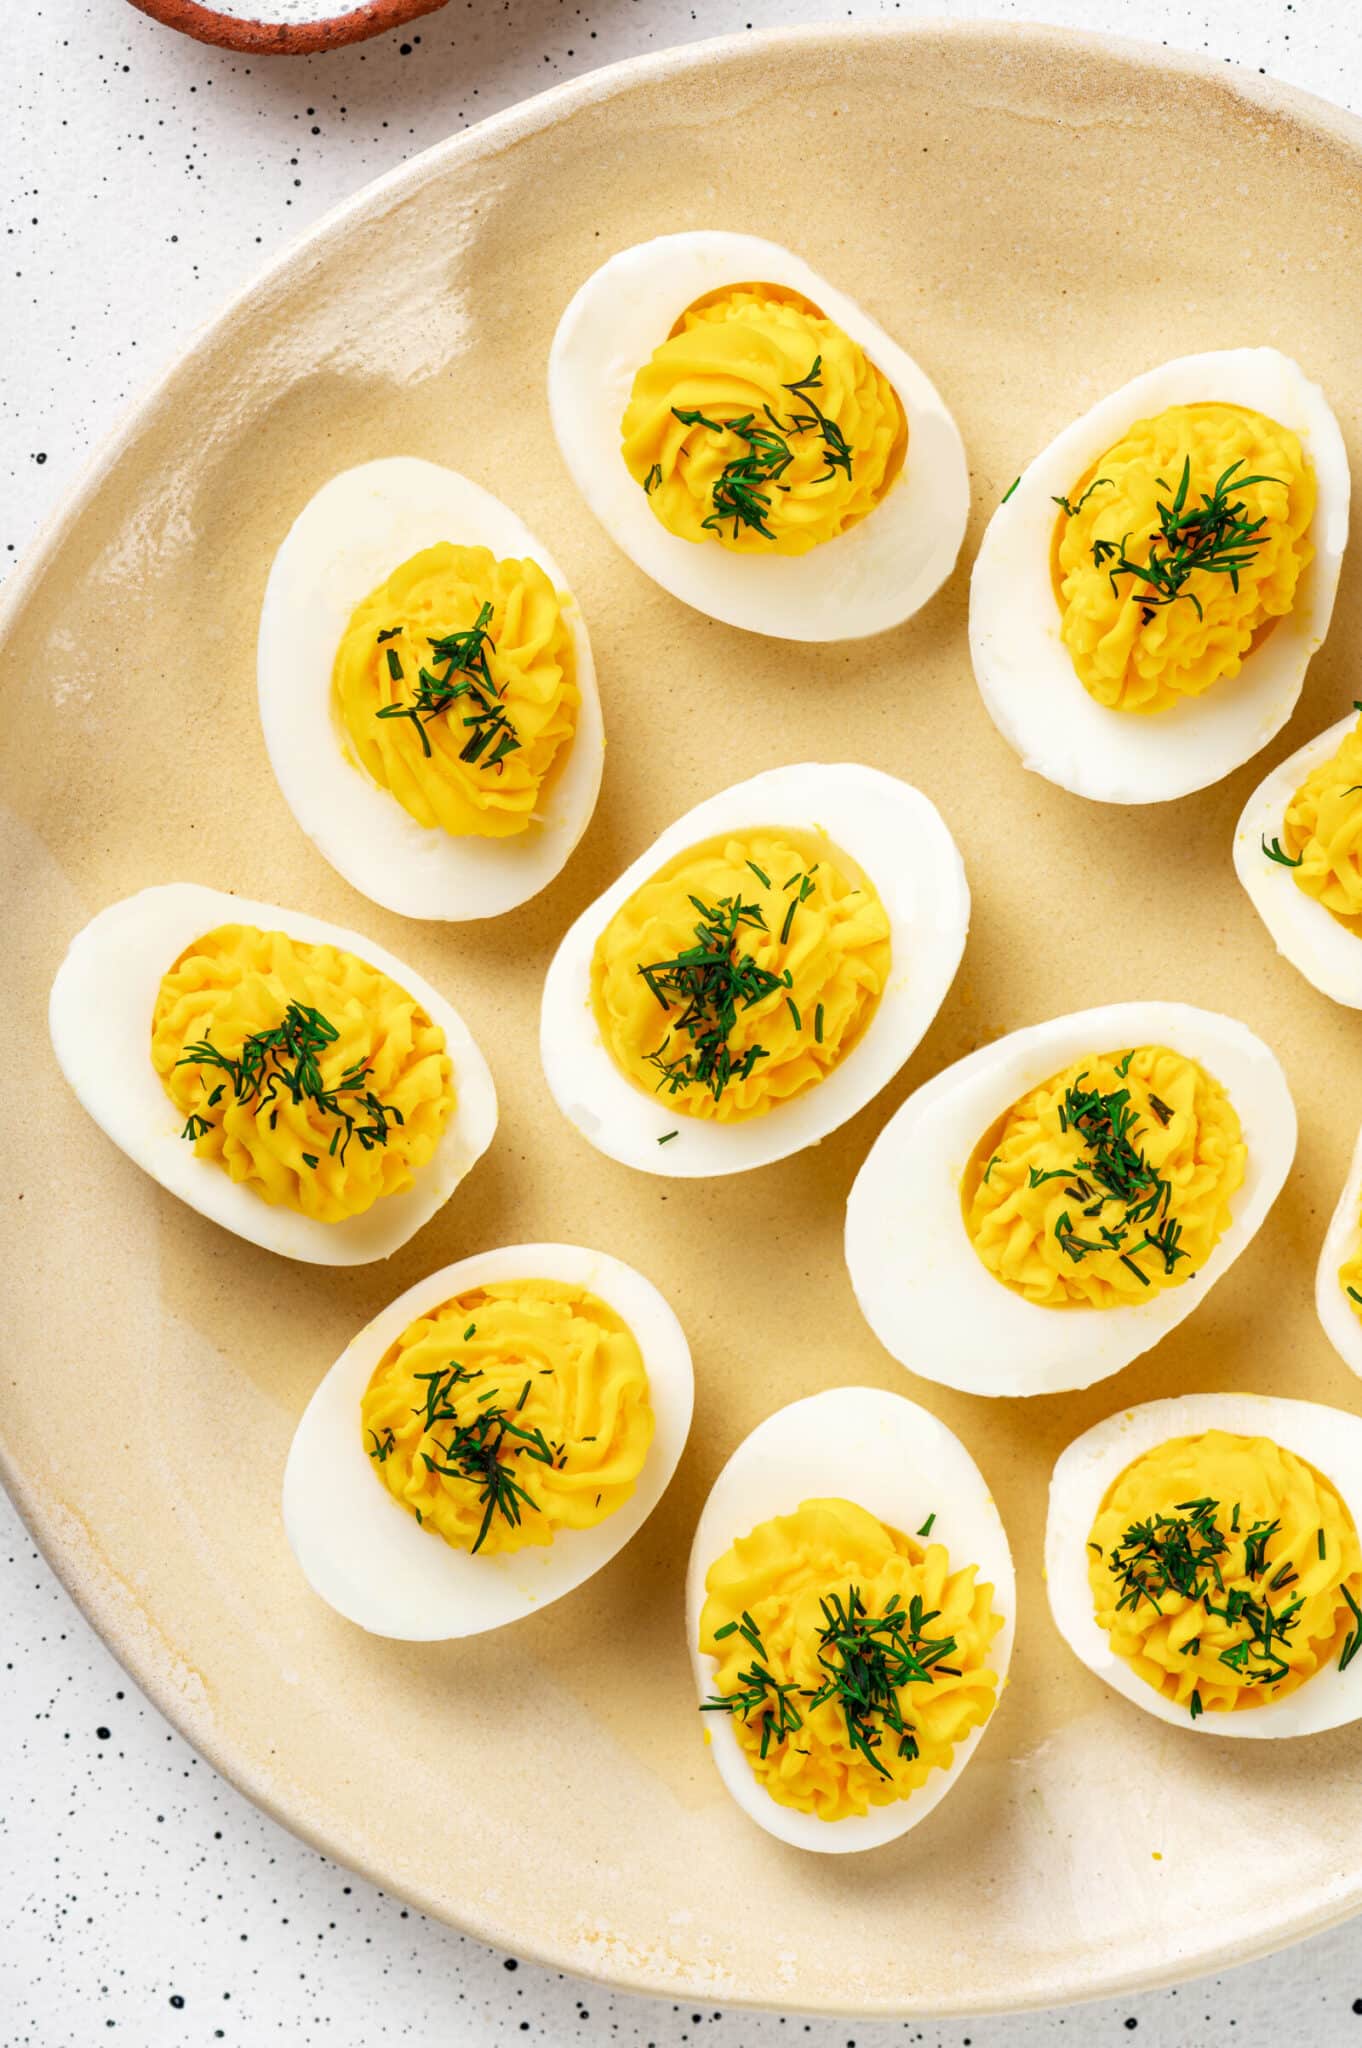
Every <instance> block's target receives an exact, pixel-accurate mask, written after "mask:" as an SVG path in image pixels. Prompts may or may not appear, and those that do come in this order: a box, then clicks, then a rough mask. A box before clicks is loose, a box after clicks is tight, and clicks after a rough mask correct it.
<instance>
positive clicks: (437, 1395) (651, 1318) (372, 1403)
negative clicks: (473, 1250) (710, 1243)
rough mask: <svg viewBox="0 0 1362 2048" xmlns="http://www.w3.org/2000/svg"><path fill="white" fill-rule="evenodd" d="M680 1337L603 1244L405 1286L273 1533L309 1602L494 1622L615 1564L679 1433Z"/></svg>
mask: <svg viewBox="0 0 1362 2048" xmlns="http://www.w3.org/2000/svg"><path fill="white" fill-rule="evenodd" d="M693 1398H694V1384H693V1379H692V1374H691V1361H690V1350H689V1347H688V1345H687V1343H686V1339H685V1334H684V1332H683V1331H682V1328H681V1325H680V1324H679V1323H678V1322H677V1320H676V1317H675V1316H674V1315H673V1313H672V1311H671V1309H670V1308H669V1307H668V1305H667V1303H666V1302H665V1301H664V1300H663V1298H662V1296H661V1295H660V1294H659V1293H658V1291H657V1289H656V1288H655V1287H654V1286H652V1284H651V1283H650V1282H649V1281H647V1280H645V1279H644V1278H643V1276H642V1274H640V1273H636V1272H635V1271H634V1270H633V1269H632V1267H629V1266H626V1265H623V1264H621V1262H620V1261H619V1260H618V1259H612V1258H610V1257H608V1256H607V1255H606V1254H605V1253H604V1252H593V1251H586V1250H583V1249H582V1248H581V1247H580V1246H578V1245H566V1244H526V1245H511V1246H508V1247H506V1248H504V1249H502V1250H499V1251H490V1252H481V1253H478V1254H477V1255H476V1256H475V1257H473V1258H468V1259H461V1260H460V1261H459V1262H458V1264H457V1265H453V1266H446V1267H445V1268H444V1269H443V1270H442V1271H441V1272H438V1273H432V1274H431V1275H430V1277H429V1278H428V1279H425V1280H421V1281H419V1282H418V1283H417V1285H416V1286H415V1287H410V1288H408V1289H407V1292H406V1293H405V1294H403V1295H401V1296H400V1297H399V1298H398V1300H396V1301H394V1302H392V1303H391V1304H390V1305H389V1306H388V1307H387V1308H385V1309H384V1310H383V1311H382V1313H381V1314H379V1315H377V1316H376V1317H375V1318H374V1320H373V1321H372V1322H371V1323H369V1324H368V1325H367V1326H366V1327H365V1328H364V1329H363V1330H361V1331H360V1333H359V1335H358V1336H357V1337H356V1338H355V1339H354V1341H353V1342H352V1343H350V1344H349V1345H347V1347H346V1349H345V1350H344V1351H343V1352H342V1353H341V1355H340V1357H339V1358H338V1359H337V1361H336V1363H335V1364H334V1365H333V1366H332V1368H331V1370H330V1371H329V1372H328V1373H327V1375H326V1377H325V1379H324V1380H323V1381H322V1383H321V1385H320V1386H319V1387H318V1388H317V1391H316V1393H315V1394H314V1395H313V1397H312V1399H311V1401H310V1402H309V1403H308V1406H307V1409H306V1410H305V1412H304V1414H303V1418H302V1420H301V1422H300V1423H299V1424H298V1429H297V1432H296V1434H295V1436H294V1439H293V1445H292V1448H291V1450H290V1452H289V1457H288V1464H287V1467H286V1469H285V1473H284V1527H285V1530H286V1532H287V1535H288V1539H289V1542H290V1543H291V1544H292V1546H293V1551H294V1555H295V1556H296V1558H297V1560H298V1562H299V1564H300V1565H301V1567H302V1569H303V1572H304V1574H305V1575H306V1577H307V1579H308V1581H309V1583H310V1584H311V1586H312V1587H313V1590H314V1591H315V1592H317V1593H319V1594H320V1595H321V1597H322V1598H323V1599H324V1600H326V1601H329V1602H330V1604H331V1606H332V1607H334V1608H335V1609H336V1610H337V1612H338V1613H340V1614H343V1615H344V1616H345V1617H346V1619H347V1620H349V1621H353V1622H355V1623H357V1624H358V1626H359V1627H360V1628H365V1629H369V1630H370V1631H371V1632H372V1633H373V1634H375V1635H382V1636H395V1637H400V1638H402V1639H404V1640H406V1641H409V1642H434V1641H437V1640H442V1639H444V1638H447V1637H452V1636H469V1635H477V1634H480V1633H481V1632H482V1631H483V1630H484V1629H490V1628H500V1627H501V1626H502V1625H503V1623H505V1622H508V1621H517V1620H519V1619H520V1618H521V1617H522V1616H524V1615H527V1614H532V1613H534V1612H536V1611H537V1610H538V1609H540V1608H542V1607H546V1606H547V1605H548V1604H549V1602H550V1601H552V1600H558V1599H560V1598H561V1597H562V1595H563V1594H564V1593H570V1592H571V1591H572V1590H573V1588H574V1587H576V1586H580V1585H581V1584H582V1582H583V1581H584V1580H585V1579H589V1578H590V1577H591V1575H592V1574H593V1572H597V1571H599V1570H600V1568H601V1566H602V1565H604V1564H608V1563H609V1561H610V1559H611V1558H612V1557H614V1556H615V1554H616V1552H617V1551H619V1550H621V1549H623V1547H624V1545H625V1544H626V1543H627V1542H628V1541H629V1538H630V1537H631V1536H632V1535H634V1533H635V1532H636V1531H637V1530H638V1529H640V1528H641V1527H642V1525H643V1523H644V1522H645V1521H646V1520H647V1518H648V1516H649V1515H650V1514H651V1513H652V1511H653V1509H654V1508H655V1507H656V1506H657V1503H658V1501H659V1500H660V1499H661V1498H662V1495H663V1494H664V1493H665V1491H666V1489H667V1486H668V1484H669V1482H670V1480H671V1476H672V1473H673V1472H674V1471H675V1469H676V1464H677V1460H678V1459H679V1457H680V1456H681V1452H682V1449H683V1448H684V1445H685V1441H686V1435H687V1432H688V1430H689V1429H690V1417H691V1406H692V1402H693Z"/></svg>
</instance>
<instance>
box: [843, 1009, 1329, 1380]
mask: <svg viewBox="0 0 1362 2048" xmlns="http://www.w3.org/2000/svg"><path fill="white" fill-rule="evenodd" d="M1295 1149H1296V1112H1295V1108H1294V1105H1293V1103H1292V1100H1291V1095H1290V1092H1289V1090H1288V1088H1287V1085H1286V1079H1285V1076H1284V1075H1283V1073H1282V1070H1281V1068H1280V1066H1279V1065H1278V1063H1277V1061H1276V1059H1275V1058H1274V1056H1273V1054H1272V1053H1271V1052H1270V1051H1269V1050H1268V1048H1267V1047H1266V1046H1265V1045H1264V1044H1263V1043H1262V1041H1261V1039H1258V1038H1255V1037H1254V1035H1253V1033H1252V1032H1251V1031H1249V1030H1248V1029H1247V1028H1246V1027H1245V1026H1244V1025H1243V1024H1239V1023H1236V1022H1235V1021H1234V1020H1233V1019H1232V1018H1229V1017H1221V1016H1217V1015H1215V1014H1214V1013H1213V1012H1211V1011H1209V1010H1197V1009H1192V1008H1190V1007H1189V1006H1188V1005H1186V1004H1183V1003H1113V1004H1110V1005H1108V1006H1106V1007H1104V1008H1101V1009H1094V1010H1080V1011H1077V1012H1075V1013H1074V1014H1073V1015H1072V1016H1067V1017H1056V1018H1053V1019H1051V1020H1050V1021H1049V1022H1047V1023H1044V1024H1033V1025H1031V1026H1029V1027H1028V1028H1027V1029H1025V1030H1022V1031H1014V1032H1011V1033H1010V1034H1009V1035H1008V1036H1007V1037H1006V1038H1000V1039H997V1040H995V1042H994V1043H993V1044H991V1045H985V1046H981V1047H980V1049H979V1050H978V1051H977V1052H973V1053H970V1054H969V1055H968V1056H967V1057H966V1058H965V1059H962V1060H957V1062H956V1063H955V1065H954V1066H952V1067H947V1068H946V1069H945V1070H944V1072H942V1073H940V1074H937V1075H936V1076H934V1078H933V1079H932V1080H930V1081H928V1082H927V1084H926V1085H925V1087H922V1088H919V1089H918V1090H917V1091H916V1093H915V1094H913V1095H910V1096H909V1098H908V1100H907V1101H906V1102H905V1103H904V1105H903V1107H902V1108H901V1109H900V1110H899V1111H898V1113H897V1114H896V1115H895V1116H893V1117H892V1118H891V1119H890V1121H889V1122H888V1123H887V1124H886V1125H885V1127H884V1129H883V1131H881V1133H880V1135H879V1137H878V1138H877V1139H876V1141H875V1143H874V1145H873V1146H872V1147H871V1150H870V1152H869V1154H868V1156H867V1158H866V1161H865V1164H864V1165H863V1166H862V1168H861V1170H860V1172H859V1173H858V1174H857V1176H856V1180H855V1182H854V1184H853V1186H852V1190H851V1196H850V1199H849V1201H848V1203H847V1222H846V1256H847V1265H848V1267H849V1269H850V1273H851V1281H852V1286H853V1287H854V1288H855V1291H856V1298H857V1300H858V1301H859V1303H860V1305H861V1310H862V1312H863V1314H864V1315H865V1318H866V1320H867V1322H868V1323H869V1324H870V1326H871V1328H872V1329H873V1330H874V1332H875V1334H876V1336H877V1337H878V1338H879V1340H880V1342H881V1343H882V1344H883V1345H884V1346H885V1348H886V1350H888V1351H891V1352H892V1353H893V1355H894V1357H895V1358H897V1359H898V1360H899V1362H900V1364H902V1365H906V1366H907V1367H908V1368H909V1370H910V1371H911V1372H915V1373H918V1374H919V1375H920V1376H921V1377H922V1378H923V1379H929V1380H939V1381H940V1382H941V1383H942V1384H943V1385H945V1386H948V1387H958V1388H960V1389H961V1390H962V1391H963V1392H966V1393H974V1394H1051V1393H1059V1392H1061V1391H1063V1390H1065V1389H1067V1388H1072V1387H1086V1386H1089V1385H1091V1383H1092V1382H1093V1381H1094V1380H1099V1379H1103V1378H1105V1377H1106V1376H1107V1374H1109V1373H1113V1372H1118V1371H1119V1370H1120V1369H1121V1367H1122V1366H1125V1365H1129V1363H1130V1361H1131V1360H1132V1359H1133V1358H1138V1357H1139V1355H1140V1353H1141V1352H1142V1351H1147V1350H1148V1349H1149V1348H1150V1346H1151V1345H1152V1344H1156V1343H1157V1342H1158V1340H1159V1339H1160V1338H1161V1337H1163V1336H1166V1335H1167V1333H1168V1331H1169V1330H1171V1329H1173V1328H1175V1327H1176V1325H1177V1324H1178V1323H1180V1322H1181V1321H1182V1320H1183V1318H1184V1317H1185V1316H1188V1315H1190V1314H1191V1312H1192V1310H1193V1309H1194V1308H1195V1307H1196V1305H1197V1303H1198V1302H1199V1301H1200V1300H1201V1299H1202V1298H1203V1296H1204V1295H1205V1294H1206V1293H1207V1292H1208V1290H1209V1289H1210V1288H1211V1287H1213V1286H1214V1285H1215V1282H1216V1281H1217V1280H1218V1279H1219V1278H1220V1276H1221V1274H1222V1273H1224V1272H1225V1271H1226V1270H1227V1268H1228V1267H1229V1266H1230V1265H1232V1264H1233V1262H1234V1260H1235V1259H1236V1258H1237V1257H1238V1256H1239V1254H1240V1252H1241V1251H1242V1250H1243V1249H1244V1247H1245V1245H1246V1244H1248V1242H1249V1240H1250V1239H1251V1238H1252V1237H1253V1235H1254V1233H1255V1231H1256V1230H1257V1229H1258V1227H1259V1225H1260V1224H1261V1223H1262V1221H1263V1219H1264V1217H1265V1216H1266V1215H1267V1212H1268V1210H1269V1209H1270V1208H1271V1206H1272V1204H1273V1202H1274V1201H1275V1200H1276V1197H1277V1194H1278V1192H1279V1190H1280V1188H1281V1185H1282V1182H1283V1181H1284V1180H1285V1178H1286V1174H1287V1170H1288V1168H1289V1167H1290V1165H1291V1160H1292V1157H1293V1155H1294V1153H1295Z"/></svg>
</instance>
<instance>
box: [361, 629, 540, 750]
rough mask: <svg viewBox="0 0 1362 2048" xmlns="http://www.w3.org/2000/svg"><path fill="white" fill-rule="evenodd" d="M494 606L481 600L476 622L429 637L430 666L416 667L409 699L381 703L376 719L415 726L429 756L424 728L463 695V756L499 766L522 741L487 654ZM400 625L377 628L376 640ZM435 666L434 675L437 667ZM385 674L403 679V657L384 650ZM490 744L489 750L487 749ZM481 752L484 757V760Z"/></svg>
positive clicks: (493, 645) (490, 649)
mask: <svg viewBox="0 0 1362 2048" xmlns="http://www.w3.org/2000/svg"><path fill="white" fill-rule="evenodd" d="M491 619H492V607H491V605H490V604H484V605H483V606H482V607H481V609H480V610H479V612H478V616H477V619H476V621H475V623H474V624H473V625H471V626H469V627H467V628H465V630H464V631H462V632H459V633H445V634H442V635H441V636H440V637H439V638H438V639H432V640H431V641H430V643H429V644H430V649H431V656H430V666H429V667H426V666H425V665H424V664H422V666H421V667H420V668H419V669H418V671H417V676H416V687H415V689H414V690H413V691H412V694H411V701H410V702H409V703H402V702H400V701H399V702H397V703H394V704H384V705H383V706H382V707H381V709H380V710H378V711H376V712H375V713H374V717H375V718H407V719H410V720H411V723H412V725H413V726H414V727H415V729H416V736H417V738H418V739H419V740H420V742H421V750H422V752H423V753H424V754H425V757H426V759H427V760H429V759H430V755H431V745H430V740H429V737H428V736H427V733H426V727H427V726H428V725H429V724H430V722H431V720H432V719H433V718H439V717H441V716H442V715H443V714H444V713H445V712H446V711H450V710H452V709H453V707H454V706H455V705H456V704H458V703H460V702H461V701H464V700H466V702H465V709H466V713H467V715H466V716H465V717H464V719H463V726H464V730H465V731H466V732H467V734H468V738H467V739H466V740H465V741H464V744H463V746H462V747H461V748H460V750H459V759H460V760H461V761H476V762H480V763H481V765H482V766H483V767H484V768H499V767H500V766H501V764H502V762H503V761H504V760H505V759H506V756H507V755H508V754H513V753H515V752H516V750H517V749H518V747H519V746H520V736H519V734H518V733H517V731H516V728H515V725H514V722H513V721H512V719H511V717H510V716H509V714H508V712H507V710H506V707H505V705H504V704H503V703H502V701H501V699H502V692H501V690H500V689H499V688H498V686H497V682H496V678H495V677H494V676H493V674H492V665H491V661H490V658H489V657H490V655H491V654H493V653H495V651H496V642H495V641H494V640H493V638H492V635H491V633H490V632H489V630H488V628H489V626H490V624H491ZM398 630H400V629H399V628H391V629H390V630H389V631H388V632H387V633H380V634H379V636H378V638H379V640H380V642H382V641H384V640H386V639H390V638H391V637H392V633H393V632H395V631H398ZM437 670H438V671H439V673H438V674H437V673H436V671H437ZM388 673H389V675H390V676H391V677H392V679H393V681H394V682H399V681H401V680H402V679H403V671H402V662H401V657H400V656H399V655H398V653H397V651H396V649H395V648H392V647H389V649H388ZM489 747H490V748H491V752H490V753H489V752H488V749H489ZM484 756H486V758H485V759H484Z"/></svg>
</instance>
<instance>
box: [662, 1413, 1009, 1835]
mask: <svg viewBox="0 0 1362 2048" xmlns="http://www.w3.org/2000/svg"><path fill="white" fill-rule="evenodd" d="M1015 1612H1016V1592H1015V1587H1014V1584H1013V1575H1012V1556H1011V1552H1010V1550H1009V1549H1008V1543H1007V1535H1006V1532H1005V1531H1004V1529H1003V1525H1002V1522H1001V1520H1000V1518H999V1515H998V1510H997V1509H996V1508H995V1507H994V1505H993V1502H992V1500H991V1498H990V1496H989V1491H988V1487H987V1486H986V1484H985V1483H984V1478H983V1475H982V1473H981V1472H980V1470H979V1468H978V1466H977V1465H976V1464H975V1462H974V1460H973V1459H972V1458H971V1457H970V1455H969V1452H968V1451H967V1450H966V1449H965V1447H964V1445H963V1444H962V1443H961V1442H960V1440H959V1439H958V1437H955V1436H952V1434H951V1432H950V1430H948V1429H947V1428H946V1427H945V1425H944V1424H943V1423H940V1422H938V1421H937V1419H936V1417H935V1416H934V1415H930V1414H928V1412H927V1410H926V1409H925V1408H919V1407H917V1406H916V1405H915V1404H914V1403H913V1402H911V1401H905V1400H903V1399H902V1397H901V1396H900V1395H898V1394H885V1393H881V1392H879V1391H878V1390H876V1389H873V1388H870V1387H834V1388H832V1389H830V1390H829V1391H828V1392H826V1393H822V1394H814V1395H812V1396H811V1397H810V1398H809V1399H808V1400H804V1401H796V1402H794V1403H793V1404H792V1405H791V1406H790V1407H788V1408H782V1409H780V1410H779V1411H778V1412H777V1413H776V1414H774V1415H771V1416H768V1417H767V1419H766V1421H765V1422H763V1423H760V1424H759V1425H758V1427H757V1428H756V1429H754V1430H753V1432H752V1434H751V1435H750V1436H749V1437H748V1438H747V1439H746V1440H745V1441H744V1442H743V1443H741V1444H739V1446H738V1448H737V1450H736V1451H734V1453H733V1455H732V1457H731V1458H730V1459H729V1461H728V1463H727V1464H726V1465H725V1466H724V1469H723V1471H722V1472H721V1473H720V1474H719V1476H718V1478H717V1479H716V1480H715V1482H714V1485H713V1488H712V1489H711V1492H710V1496H709V1499H708V1501H707V1502H706V1503H705V1509H704V1512H703V1514H702V1515H701V1517H700V1522H699V1526H698V1527H697V1529H696V1532H695V1541H694V1544H693V1545H692V1548H691V1554H690V1567H689V1571H688V1574H687V1579H686V1633H687V1637H688V1639H689V1643H690V1653H691V1661H692V1664H693V1665H694V1669H695V1680H696V1685H697V1688H698V1690H699V1695H700V1712H701V1714H702V1716H703V1717H704V1721H705V1724H706V1732H707V1734H708V1738H709V1741H710V1744H711V1746H712V1753H713V1756H714V1761H715V1763H716V1764H717V1765H718V1767H719V1775H720V1777H721V1778H722V1779H723V1782H724V1785H725V1786H726V1788H727V1790H728V1791H729V1792H731V1793H732V1795H733V1797H734V1799H736V1800H737V1802H738V1804H739V1806H741V1807H742V1809H743V1811H744V1812H745V1813H747V1814H749V1815H750V1816H751V1818H752V1819H753V1820H755V1821H756V1822H757V1823H758V1825H759V1826H761V1827H763V1828H765V1829H766V1830H767V1832H768V1833H769V1834H772V1835H775V1836H777V1837H778V1838H779V1839H780V1840H781V1841H782V1842H789V1843H791V1844H792V1845H793V1846H794V1847H795V1848H798V1849H821V1850H825V1851H830V1852H833V1853H845V1852H846V1851H849V1850H856V1849H873V1848H876V1847H878V1846H879V1845H880V1844H881V1843H884V1842H891V1841H893V1840H895V1839H896V1838H897V1837H898V1836H899V1835H902V1834H905V1833H906V1832H907V1831H908V1829H909V1828H912V1827H916V1825H917V1823H918V1822H919V1821H920V1820H923V1819H925V1818H926V1816H927V1815H928V1814H929V1813H930V1812H931V1811H932V1809H933V1807H935V1806H936V1805H937V1804H938V1803H939V1801H940V1800H942V1799H944V1797H945V1796H946V1794H947V1792H949V1791H950V1789H951V1787H952V1785H953V1784H954V1783H955V1781H956V1779H957V1778H958V1777H959V1775H960V1773H961V1771H963V1769H964V1768H965V1765H966V1764H967V1763H968V1762H969V1759H970V1758H971V1756H972V1755H973V1754H974V1751H975V1748H976V1746H977V1744H978V1742H979V1738H980V1736H981V1735H982V1733H983V1730H984V1726H985V1724H986V1723H987V1721H988V1720H989V1718H990V1717H991V1715H992V1713H993V1711H994V1709H995V1707H996V1706H997V1704H998V1697H999V1694H1000V1693H1001V1691H1002V1688H1003V1686H1004V1684H1005V1682H1006V1679H1007V1668H1008V1664H1009V1661H1010V1659H1011V1656H1012V1637H1013V1617H1014V1615H1015Z"/></svg>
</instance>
